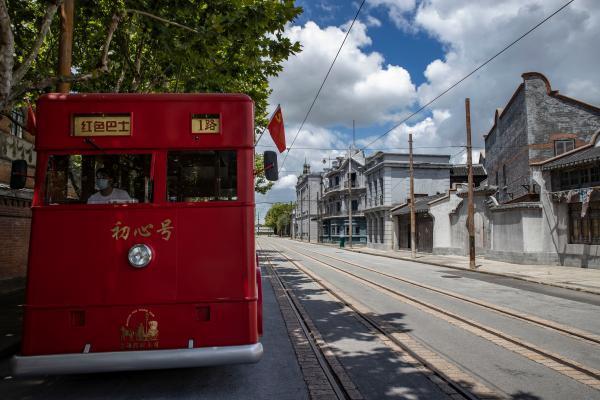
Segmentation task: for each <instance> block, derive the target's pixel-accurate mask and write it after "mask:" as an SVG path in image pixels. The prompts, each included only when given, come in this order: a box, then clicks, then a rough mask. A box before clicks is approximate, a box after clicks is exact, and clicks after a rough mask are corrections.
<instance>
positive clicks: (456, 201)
mask: <svg viewBox="0 0 600 400" xmlns="http://www.w3.org/2000/svg"><path fill="white" fill-rule="evenodd" d="M489 195H490V194H489V192H477V191H476V192H475V193H474V197H473V199H474V212H475V214H474V215H475V218H474V220H475V222H474V227H475V254H476V255H477V256H481V255H485V254H486V253H487V251H488V249H489V248H490V243H491V228H490V214H489V208H488V206H487V204H486V201H487V198H488V196H489ZM429 213H430V214H431V215H432V217H433V218H434V226H433V253H434V254H455V255H464V256H466V255H468V254H469V253H468V251H469V247H468V245H469V232H468V230H467V213H468V210H467V199H466V195H465V194H462V193H461V194H460V195H457V193H456V190H451V191H450V193H449V197H447V198H443V199H441V200H438V201H436V202H435V203H433V204H431V205H430V207H429Z"/></svg>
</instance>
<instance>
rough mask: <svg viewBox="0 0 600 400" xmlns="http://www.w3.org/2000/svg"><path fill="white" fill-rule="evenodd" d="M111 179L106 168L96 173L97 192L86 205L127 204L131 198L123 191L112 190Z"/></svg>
mask: <svg viewBox="0 0 600 400" xmlns="http://www.w3.org/2000/svg"><path fill="white" fill-rule="evenodd" d="M112 185H113V178H112V176H111V173H110V171H109V170H108V169H106V168H100V169H98V170H97V171H96V188H98V190H99V191H98V192H96V193H94V194H93V195H91V196H90V198H89V199H88V201H87V202H88V204H108V203H121V202H122V203H127V202H131V201H132V198H131V197H130V196H129V193H127V192H126V191H125V190H122V189H117V188H113V187H112Z"/></svg>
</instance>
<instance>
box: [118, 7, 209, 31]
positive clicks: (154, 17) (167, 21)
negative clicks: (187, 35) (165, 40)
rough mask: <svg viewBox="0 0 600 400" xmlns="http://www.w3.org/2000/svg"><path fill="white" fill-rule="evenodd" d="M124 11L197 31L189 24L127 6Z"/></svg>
mask: <svg viewBox="0 0 600 400" xmlns="http://www.w3.org/2000/svg"><path fill="white" fill-rule="evenodd" d="M125 11H126V12H128V13H133V14H140V15H144V16H146V17H149V18H153V19H155V20H157V21H160V22H164V23H165V24H168V25H173V26H176V27H178V28H182V29H185V30H186V31H190V32H194V33H198V31H197V30H196V29H194V28H190V27H189V26H185V25H181V24H178V23H177V22H174V21H169V20H168V19H164V18H161V17H159V16H157V15H154V14H150V13H149V12H146V11H140V10H133V9H131V8H128V9H126V10H125Z"/></svg>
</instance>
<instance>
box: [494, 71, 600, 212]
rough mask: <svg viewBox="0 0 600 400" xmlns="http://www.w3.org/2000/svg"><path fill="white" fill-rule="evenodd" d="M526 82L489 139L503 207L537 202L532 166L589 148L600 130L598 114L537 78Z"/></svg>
mask: <svg viewBox="0 0 600 400" xmlns="http://www.w3.org/2000/svg"><path fill="white" fill-rule="evenodd" d="M522 78H523V83H521V84H520V85H519V87H518V88H517V90H516V91H515V92H514V94H513V96H512V97H511V99H510V100H509V102H508V103H507V104H506V106H505V107H504V108H503V109H498V110H496V113H495V117H494V125H493V126H492V128H491V129H490V131H489V132H488V134H487V135H485V136H484V138H485V155H486V156H485V161H484V162H485V164H484V165H485V169H486V171H487V173H488V183H489V184H491V185H494V186H497V187H498V193H497V195H496V198H497V199H498V201H499V202H500V203H508V202H514V201H538V200H539V187H537V186H535V183H534V182H533V180H532V177H533V176H532V169H531V168H530V164H532V163H538V162H541V161H544V160H547V159H549V158H552V157H555V156H558V155H560V154H562V153H565V152H568V151H570V150H573V149H575V148H577V147H580V146H582V145H584V144H587V143H589V142H590V141H591V139H592V136H593V134H594V132H596V131H597V130H598V129H600V109H599V108H597V107H594V106H591V105H589V104H586V103H583V102H581V101H578V100H575V99H572V98H570V97H566V96H563V95H561V94H559V93H558V91H557V90H552V88H551V86H550V82H549V81H548V79H547V78H546V77H545V76H544V75H542V74H540V73H538V72H528V73H524V74H523V75H522Z"/></svg>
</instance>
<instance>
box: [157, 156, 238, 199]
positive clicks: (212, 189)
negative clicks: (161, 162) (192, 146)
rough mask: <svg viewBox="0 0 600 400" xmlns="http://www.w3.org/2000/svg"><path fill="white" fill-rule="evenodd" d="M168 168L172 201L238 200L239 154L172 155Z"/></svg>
mask: <svg viewBox="0 0 600 400" xmlns="http://www.w3.org/2000/svg"><path fill="white" fill-rule="evenodd" d="M167 168H168V170H167V175H168V177H167V196H168V199H169V201H185V202H197V201H215V200H225V201H227V200H237V199H238V198H237V158H236V152H235V151H231V150H226V151H171V152H169V154H168V166H167Z"/></svg>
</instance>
